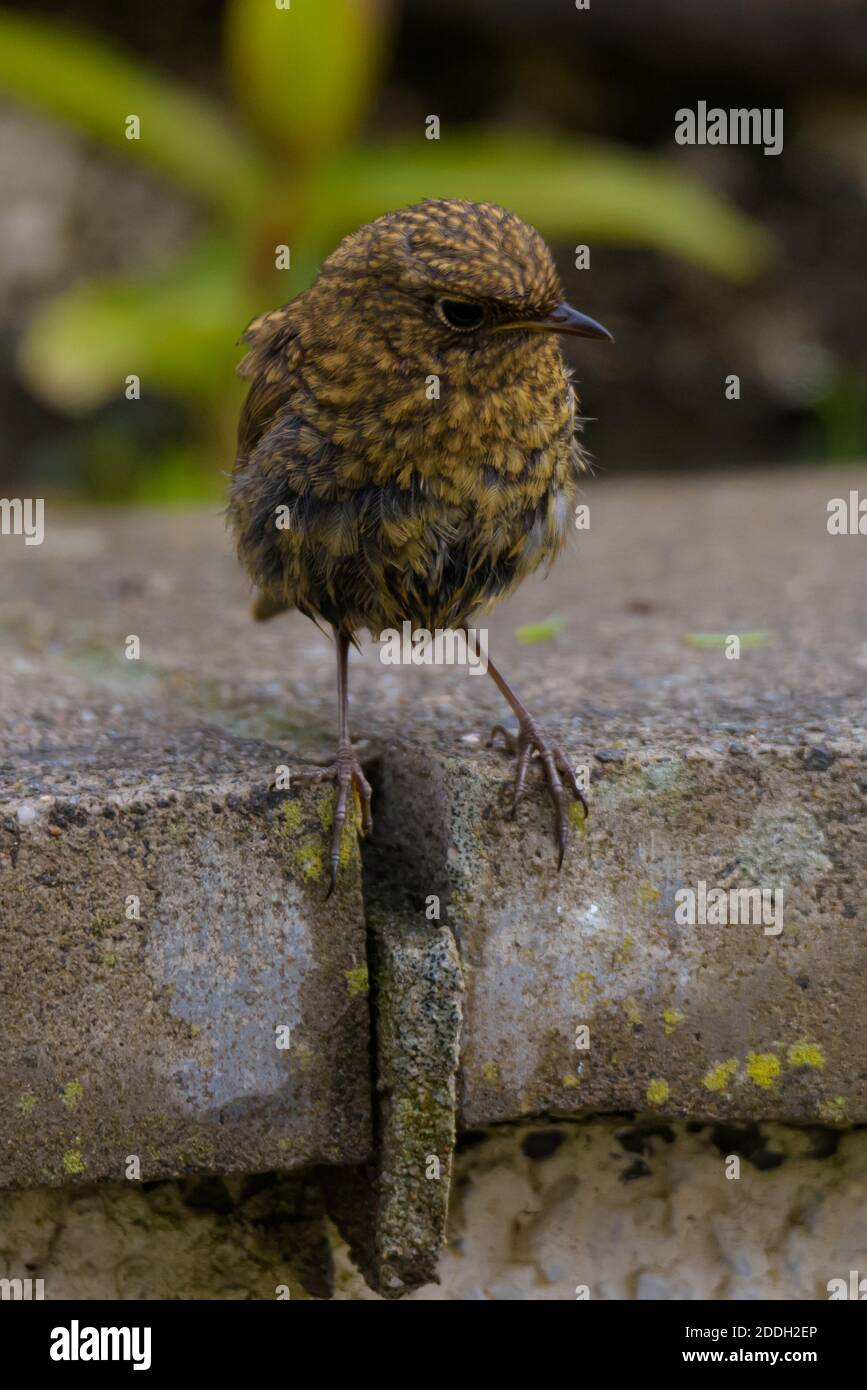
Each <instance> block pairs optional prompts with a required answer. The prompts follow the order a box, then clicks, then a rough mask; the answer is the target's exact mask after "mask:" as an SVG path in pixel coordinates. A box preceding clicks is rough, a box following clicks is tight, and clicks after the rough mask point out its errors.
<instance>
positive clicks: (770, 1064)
mask: <svg viewBox="0 0 867 1390" xmlns="http://www.w3.org/2000/svg"><path fill="white" fill-rule="evenodd" d="M780 1070H781V1063H780V1059H779V1057H777V1056H776V1055H775V1054H774V1053H773V1052H751V1053H750V1055H749V1056H748V1057H747V1076H748V1077H749V1078H750V1081H752V1083H753V1085H754V1086H764V1087H765V1089H766V1090H767V1089H768V1088H769V1087H771V1086H773V1084H774V1082H775V1081H776V1079H777V1077H778V1076H779V1074H780Z"/></svg>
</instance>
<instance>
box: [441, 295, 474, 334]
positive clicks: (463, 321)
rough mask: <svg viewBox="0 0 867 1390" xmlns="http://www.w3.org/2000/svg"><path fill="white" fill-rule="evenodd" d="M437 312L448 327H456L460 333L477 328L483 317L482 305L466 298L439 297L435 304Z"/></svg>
mask: <svg viewBox="0 0 867 1390" xmlns="http://www.w3.org/2000/svg"><path fill="white" fill-rule="evenodd" d="M437 312H438V313H439V316H440V318H441V319H443V321H444V322H445V323H447V324H448V326H449V328H456V329H457V330H458V331H459V332H462V333H468V332H469V331H470V330H471V329H473V328H478V327H479V324H480V323H481V322H482V319H483V318H484V317H485V311H484V308H483V307H482V305H481V304H472V303H471V302H470V301H469V300H467V299H441V300H440V301H439V303H438V304H437Z"/></svg>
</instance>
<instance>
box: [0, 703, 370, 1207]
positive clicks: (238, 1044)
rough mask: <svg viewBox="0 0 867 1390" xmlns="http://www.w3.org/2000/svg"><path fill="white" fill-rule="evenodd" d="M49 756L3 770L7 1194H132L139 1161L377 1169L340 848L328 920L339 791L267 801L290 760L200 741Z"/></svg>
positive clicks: (355, 871)
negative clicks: (132, 1170)
mask: <svg viewBox="0 0 867 1390" xmlns="http://www.w3.org/2000/svg"><path fill="white" fill-rule="evenodd" d="M57 742H58V743H59V744H60V746H52V747H51V748H50V749H49V748H46V747H44V746H39V747H36V748H23V749H20V750H17V751H16V752H14V753H13V754H12V760H11V762H9V763H7V764H6V768H5V771H6V774H7V776H8V777H10V780H11V779H15V780H14V782H12V785H11V786H9V785H8V784H7V789H6V795H5V797H4V798H3V800H2V802H0V842H2V846H3V857H2V861H0V938H2V959H3V962H4V968H3V977H2V987H0V992H2V996H3V1000H2V1013H3V1030H2V1037H0V1068H2V1071H3V1075H4V1078H5V1084H4V1087H3V1092H2V1095H0V1185H3V1186H6V1185H9V1184H19V1183H20V1184H25V1185H26V1184H34V1183H38V1184H42V1183H46V1182H48V1183H52V1182H54V1183H66V1182H74V1181H88V1180H92V1179H94V1178H118V1177H122V1176H124V1174H125V1170H126V1167H127V1160H128V1156H130V1155H136V1156H138V1158H139V1160H140V1176H141V1178H142V1179H143V1180H145V1181H147V1180H149V1179H153V1178H156V1177H162V1176H165V1175H167V1174H178V1173H183V1172H192V1171H201V1170H206V1171H222V1172H227V1171H233V1170H242V1171H248V1172H249V1171H257V1170H259V1169H263V1168H269V1167H272V1166H275V1165H277V1164H279V1165H280V1166H281V1167H287V1168H288V1167H290V1166H294V1165H300V1164H306V1163H310V1162H325V1163H327V1162H350V1161H353V1160H355V1161H357V1160H358V1159H360V1158H363V1157H365V1156H366V1154H367V1153H368V1152H369V1147H370V1116H369V1071H368V1066H367V1059H366V1040H367V1026H368V1010H367V1002H366V999H365V998H364V995H363V992H360V991H358V990H356V989H355V988H354V981H355V976H356V972H357V971H359V970H363V969H364V958H365V937H364V929H363V925H362V908H361V895H360V874H359V861H358V853H357V846H356V842H355V838H354V835H347V841H346V849H347V856H346V857H347V864H346V873H345V877H344V879H343V882H342V885H341V889H340V892H339V893H338V894H337V895H335V897H334V898H332V899H331V900H330V902H329V903H328V904H325V903H324V901H323V898H324V891H323V882H324V872H323V862H322V850H321V840H322V835H323V820H324V821H328V819H329V817H330V809H331V800H332V797H333V793H331V792H329V791H322V790H318V791H317V790H314V789H313V788H310V789H307V790H305V791H304V792H303V793H302V794H301V796H300V797H298V798H293V799H291V800H289V799H287V797H286V795H285V793H283V792H275V793H269V791H268V782H269V777H271V776H273V773H274V767H275V766H276V765H277V764H278V763H279V762H280V761H281V756H282V755H280V753H279V750H276V749H268V748H267V747H265V746H263V745H261V744H256V745H253V744H250V743H249V741H248V742H247V743H243V742H241V741H239V740H236V739H232V738H231V737H229V736H226V735H219V734H215V733H214V732H213V731H209V730H207V729H203V730H198V731H196V730H191V729H184V730H182V731H180V732H179V733H177V734H176V735H175V736H173V737H167V736H165V735H163V737H162V738H160V737H159V736H158V735H156V734H155V733H154V732H153V731H150V735H149V736H148V737H142V736H141V735H140V734H139V733H138V732H137V731H136V730H135V728H134V726H133V727H131V726H130V724H129V723H127V724H126V725H125V728H124V733H123V736H122V737H121V738H120V739H118V740H117V743H116V745H115V746H114V747H113V748H112V747H111V746H110V740H109V741H108V746H103V745H105V744H106V740H104V739H103V740H98V739H97V738H96V737H94V743H93V745H92V746H90V747H86V746H81V745H72V746H70V745H69V744H64V743H62V742H61V741H60V740H57ZM269 755H270V756H269ZM7 756H8V755H7ZM22 811H24V812H26V814H25V815H24V818H23V820H22ZM131 896H135V897H136V898H137V899H138V906H137V907H132V906H130V898H131ZM128 907H129V910H130V912H132V911H135V912H137V913H138V917H137V918H136V917H134V916H128V915H127V909H128ZM278 1027H287V1028H288V1029H289V1030H290V1031H289V1034H288V1039H289V1046H288V1048H278V1046H277V1033H276V1029H277V1028H278Z"/></svg>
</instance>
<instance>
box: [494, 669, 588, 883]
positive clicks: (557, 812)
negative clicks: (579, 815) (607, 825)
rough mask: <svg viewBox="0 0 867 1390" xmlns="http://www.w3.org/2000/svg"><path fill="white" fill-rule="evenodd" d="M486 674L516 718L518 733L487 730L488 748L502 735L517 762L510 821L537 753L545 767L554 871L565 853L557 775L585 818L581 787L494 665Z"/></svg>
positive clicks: (563, 796)
mask: <svg viewBox="0 0 867 1390" xmlns="http://www.w3.org/2000/svg"><path fill="white" fill-rule="evenodd" d="M488 675H489V676H490V677H491V679H492V680H493V682H494V684H495V685H496V686H497V689H498V690H499V691H501V693H502V694H503V695H504V696H505V697H506V699H507V700H508V702H509V704H510V705H511V707H512V709H513V710H514V712H515V714H516V716H517V719H518V733H517V735H515V734H510V733H509V731H508V729H504V728H503V726H502V724H495V725H494V727H493V729H492V730H491V736H490V739H489V741H488V742H489V746H490V744H492V743H493V741H494V739H495V738H496V736H497V734H502V736H503V739H504V741H505V744H506V747H507V748H508V750H509V752H510V753H514V754H515V756H516V758H517V760H518V768H517V772H516V774H515V790H514V794H513V796H512V817H513V818H514V817H515V815H516V814H517V810H518V802H519V801H520V800H521V797H522V796H523V795H524V783H525V781H526V779H527V768H528V767H529V766H530V759H531V758H532V757H533V756H534V755H535V754H538V755H539V757H540V758H541V760H542V764H543V766H544V768H545V777H546V779H547V782H548V791H549V793H550V796H551V800H552V801H553V803H554V835H555V839H556V843H557V849H558V859H557V868H558V869H559V868H561V867H562V864H563V855H564V854H565V853H566V828H567V822H566V793H565V791H564V789H563V783H562V781H561V780H560V773H561V772H562V774H563V776H564V777H565V779H566V782H567V783H568V785H569V787H570V788H571V791H572V794H573V796H574V797H575V799H576V800H577V801H580V802H581V805H582V806H583V807H584V814H585V816H586V815H587V810H588V808H587V802H586V800H585V798H584V794H583V792H582V791H581V788H580V787H579V786H578V779H577V778H576V776H575V773H574V771H573V769H572V767H571V766H570V764H569V761H568V759H567V758H566V756H565V754H564V753H563V752H561V750H560V749H559V748H558V747H557V745H556V743H549V742H548V740H547V739H546V738H545V736H544V734H543V733H542V730H541V729H540V728H539V725H538V724H537V723H536V721H535V719H534V718H533V716H532V715H531V713H530V711H529V710H528V709H527V706H526V705H525V704H524V703H523V701H522V700H519V699H518V696H517V695H516V694H515V692H514V690H513V689H512V687H511V686H510V685H509V683H508V681H507V680H506V679H505V677H504V676H502V675H501V674H500V672H499V671H498V670H497V668H496V666H495V665H494V663H493V662H492V661H491V660H489V661H488Z"/></svg>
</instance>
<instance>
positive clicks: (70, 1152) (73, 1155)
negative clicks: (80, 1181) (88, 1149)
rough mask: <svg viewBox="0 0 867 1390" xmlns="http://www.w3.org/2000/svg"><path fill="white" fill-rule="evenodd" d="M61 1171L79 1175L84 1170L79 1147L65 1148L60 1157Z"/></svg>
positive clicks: (74, 1176) (73, 1175)
mask: <svg viewBox="0 0 867 1390" xmlns="http://www.w3.org/2000/svg"><path fill="white" fill-rule="evenodd" d="M62 1163H63V1171H64V1172H65V1173H68V1174H69V1176H70V1177H72V1178H76V1177H79V1176H80V1174H81V1173H83V1172H84V1167H85V1164H84V1159H83V1158H82V1157H81V1151H80V1150H79V1149H67V1151H66V1153H65V1154H64V1155H63V1159H62Z"/></svg>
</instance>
